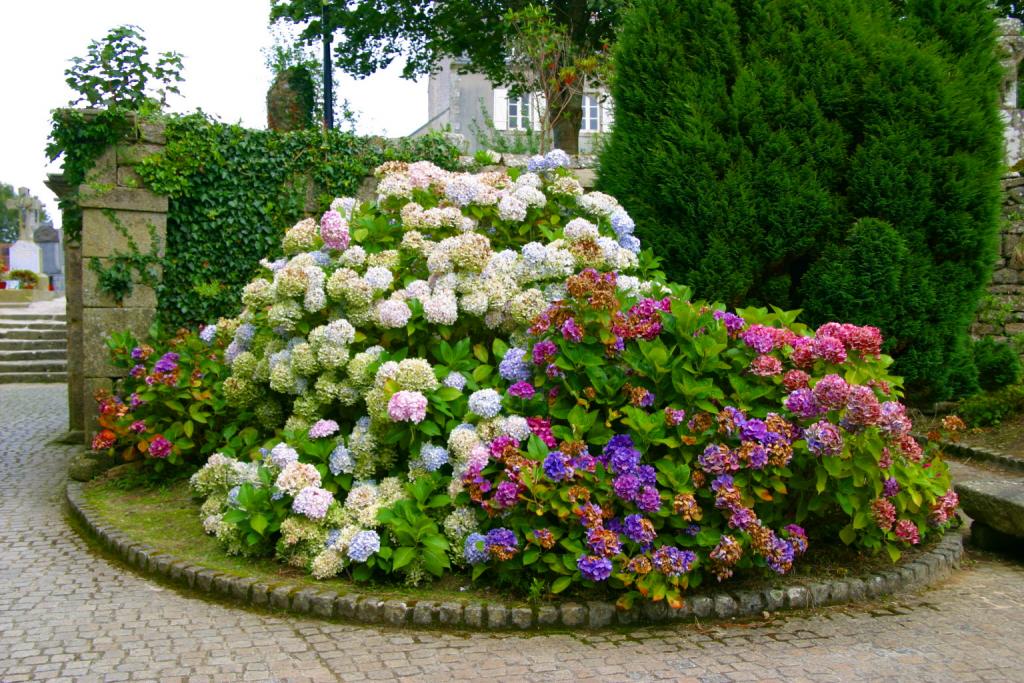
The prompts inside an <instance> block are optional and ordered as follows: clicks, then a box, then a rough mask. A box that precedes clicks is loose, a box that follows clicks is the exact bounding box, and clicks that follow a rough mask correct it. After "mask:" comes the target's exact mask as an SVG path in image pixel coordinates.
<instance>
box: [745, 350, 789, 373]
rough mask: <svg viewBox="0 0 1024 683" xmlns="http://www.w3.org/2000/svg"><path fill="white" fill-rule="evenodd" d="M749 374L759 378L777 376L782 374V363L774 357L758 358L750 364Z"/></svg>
mask: <svg viewBox="0 0 1024 683" xmlns="http://www.w3.org/2000/svg"><path fill="white" fill-rule="evenodd" d="M750 372H752V373H753V374H755V375H757V376H759V377H771V376H772V375H777V374H779V373H780V372H782V361H781V360H779V359H778V358H776V357H775V356H766V355H761V356H758V357H757V358H755V359H754V360H752V361H751V362H750Z"/></svg>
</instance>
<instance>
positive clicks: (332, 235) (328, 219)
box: [320, 210, 349, 251]
mask: <svg viewBox="0 0 1024 683" xmlns="http://www.w3.org/2000/svg"><path fill="white" fill-rule="evenodd" d="M320 237H321V238H322V239H323V241H324V246H325V247H327V248H328V249H337V250H338V251H344V250H345V249H348V241H349V235H348V226H347V225H346V223H345V219H344V218H342V217H341V214H340V213H338V212H337V211H334V210H331V211H328V212H326V213H325V214H324V215H323V217H322V218H321V219H320Z"/></svg>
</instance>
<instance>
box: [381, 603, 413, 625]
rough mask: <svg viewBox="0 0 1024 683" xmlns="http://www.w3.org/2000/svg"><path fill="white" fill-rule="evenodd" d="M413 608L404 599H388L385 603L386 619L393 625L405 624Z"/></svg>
mask: <svg viewBox="0 0 1024 683" xmlns="http://www.w3.org/2000/svg"><path fill="white" fill-rule="evenodd" d="M411 613H412V610H410V609H409V605H407V604H405V602H404V601H402V600H388V601H387V602H385V603H384V610H383V614H384V621H386V622H387V623H389V624H391V625H392V626H404V625H405V623H406V622H407V621H408V620H409V615H410V614H411Z"/></svg>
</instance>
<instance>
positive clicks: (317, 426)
mask: <svg viewBox="0 0 1024 683" xmlns="http://www.w3.org/2000/svg"><path fill="white" fill-rule="evenodd" d="M337 432H338V423H337V422H335V421H334V420H317V421H316V422H314V423H313V426H312V427H310V428H309V438H311V439H323V438H325V437H328V436H331V435H332V434H336V433H337Z"/></svg>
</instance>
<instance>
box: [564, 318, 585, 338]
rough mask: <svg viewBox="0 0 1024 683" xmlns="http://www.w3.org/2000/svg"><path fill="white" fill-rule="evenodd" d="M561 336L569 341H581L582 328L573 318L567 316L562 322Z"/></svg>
mask: <svg viewBox="0 0 1024 683" xmlns="http://www.w3.org/2000/svg"><path fill="white" fill-rule="evenodd" d="M561 331H562V336H563V337H564V338H566V339H568V340H569V341H571V342H580V341H583V330H581V329H580V326H579V325H577V324H576V319H575V318H569V319H568V320H566V321H565V322H564V323H562V330H561Z"/></svg>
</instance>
